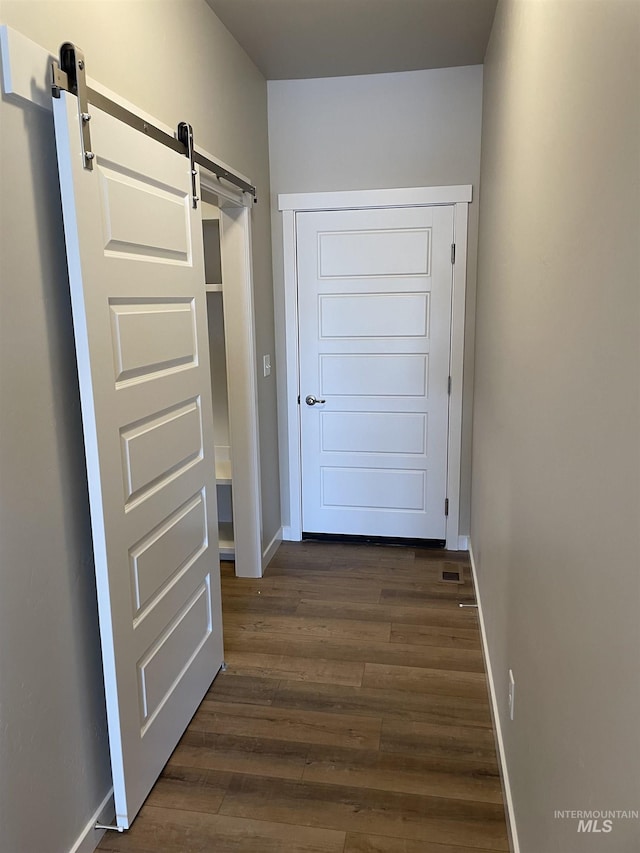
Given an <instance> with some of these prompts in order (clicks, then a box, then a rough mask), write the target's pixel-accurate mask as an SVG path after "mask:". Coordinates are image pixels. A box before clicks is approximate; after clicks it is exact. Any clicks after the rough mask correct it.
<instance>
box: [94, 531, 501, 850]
mask: <svg viewBox="0 0 640 853" xmlns="http://www.w3.org/2000/svg"><path fill="white" fill-rule="evenodd" d="M442 569H453V570H457V569H461V570H462V572H463V578H464V583H463V584H462V585H455V584H451V583H444V582H442V580H441V579H440V572H441V570H442ZM461 600H462V601H472V600H473V589H472V585H471V579H470V569H469V564H468V560H467V558H466V555H464V554H453V553H446V552H442V551H428V550H419V549H413V548H391V547H375V546H368V545H343V544H328V543H321V544H320V543H312V542H309V543H300V544H298V543H286V544H284V545H282V546H281V548H280V550H279V551H278V553H277V554H276V557H275V558H274V560H273V561H272V563H271V565H270V567H269V569H268V571H267V573H266V575H265V577H264V578H262V579H261V580H245V579H240V578H235V577H234V576H233V572H232V566H230V565H228V564H227V565H226V566H225V567H224V568H223V606H224V628H225V650H226V651H225V655H226V660H227V663H228V669H227V671H226V672H224V673H220V675H219V676H218V677H217V678H216V680H215V682H214V683H213V685H212V686H211V689H210V690H209V693H208V694H207V696H206V697H205V699H204V701H203V702H202V705H201V706H200V708H199V710H198V712H197V713H196V715H195V717H194V719H193V720H192V722H191V724H190V726H189V728H188V730H187V731H186V733H185V735H184V737H183V738H182V740H181V741H180V744H179V745H178V747H177V748H176V750H175V752H174V753H173V755H172V757H171V759H170V761H169V763H168V764H167V766H166V767H165V770H164V772H163V774H162V776H161V777H160V779H159V780H158V782H157V784H156V786H155V787H154V789H153V791H152V792H151V794H150V796H149V798H148V800H147V802H146V804H145V805H144V807H143V808H142V810H141V812H140V814H139V815H138V817H137V819H136V821H135V823H134V824H133V827H132V828H131V830H129V832H127V833H124V834H122V835H120V834H116V833H113V832H110V833H107V835H106V836H105V838H104V840H103V842H102V844H101V846H100V848H99V849H100V850H102V851H119V853H120V851H122V853H125V851H128V853H164V851H166V853H178V851H179V852H180V853H208V852H209V851H215V853H218V852H219V853H227V851H229V853H230V851H233V853H478V851H479V850H483V851H493V853H496V851H505V850H508V849H509V847H508V842H507V834H506V827H505V820H504V809H503V802H502V794H501V790H500V780H499V776H498V766H497V763H496V755H495V748H494V740H493V733H492V729H491V718H490V711H489V704H488V696H487V688H486V684H485V675H484V670H483V663H482V655H481V650H480V637H479V632H478V624H477V615H476V612H475V610H472V609H460V608H459V607H458V602H459V601H461Z"/></svg>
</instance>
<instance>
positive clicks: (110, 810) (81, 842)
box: [69, 788, 116, 853]
mask: <svg viewBox="0 0 640 853" xmlns="http://www.w3.org/2000/svg"><path fill="white" fill-rule="evenodd" d="M115 815H116V810H115V806H114V804H113V788H111V790H110V791H109V793H108V794H107V796H106V797H105V798H104V800H103V801H102V802H101V803H100V805H99V806H98V809H97V811H96V813H95V814H94V815H93V817H92V818H91V820H90V821H89V822H88V823H87V825H86V826H85V828H84V829H83V830H82V832H81V833H80V835H79V836H78V839H77V841H76V843H75V844H74V845H73V847H72V848H71V850H70V851H69V853H93V851H94V850H95V849H96V847H97V846H98V844H100V839H101V838H102V836H103V835H104V833H105V830H104V829H96V828H95V825H96V823H103V824H110V823H112V821H113V820H114V819H115Z"/></svg>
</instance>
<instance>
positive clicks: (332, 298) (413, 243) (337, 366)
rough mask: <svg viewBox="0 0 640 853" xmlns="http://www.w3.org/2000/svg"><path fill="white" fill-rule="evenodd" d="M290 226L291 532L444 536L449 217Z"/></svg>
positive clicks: (382, 214) (404, 212) (364, 217)
mask: <svg viewBox="0 0 640 853" xmlns="http://www.w3.org/2000/svg"><path fill="white" fill-rule="evenodd" d="M296 226H297V259H298V260H297V263H298V309H299V329H300V342H299V346H300V396H301V399H300V408H301V412H300V417H301V441H302V523H303V530H304V532H307V533H338V534H351V535H364V536H389V537H406V538H421V539H444V538H445V536H446V515H445V499H446V495H447V431H448V412H449V395H448V385H449V381H448V380H449V353H450V335H451V287H452V264H451V243H452V242H453V207H451V206H440V207H438V206H435V207H415V208H392V209H391V208H390V209H378V210H342V211H317V212H305V213H299V214H297V218H296ZM309 396H311V397H312V398H316V399H317V400H318V402H316V403H314V402H313V399H308V398H309Z"/></svg>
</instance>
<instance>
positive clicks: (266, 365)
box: [262, 355, 271, 376]
mask: <svg viewBox="0 0 640 853" xmlns="http://www.w3.org/2000/svg"><path fill="white" fill-rule="evenodd" d="M262 372H263V373H264V375H265V376H271V356H270V355H263V356H262Z"/></svg>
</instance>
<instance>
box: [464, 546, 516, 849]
mask: <svg viewBox="0 0 640 853" xmlns="http://www.w3.org/2000/svg"><path fill="white" fill-rule="evenodd" d="M469 558H470V560H471V573H472V575H473V586H474V588H475V591H476V603H477V605H478V618H479V620H480V634H481V637H482V656H483V658H484V667H485V671H486V673H487V682H488V686H489V695H490V697H491V717H492V720H493V731H494V734H495V739H496V746H497V749H498V760H499V763H500V779H501V781H502V793H503V795H504V808H505V816H506V819H507V831H508V835H509V848H510V850H511V853H520V842H519V840H518V828H517V826H516V814H515V810H514V808H513V797H512V795H511V783H510V781H509V768H508V766H507V756H506V752H505V748H504V738H503V737H502V724H501V722H500V713H499V711H498V697H497V695H496V686H495V682H494V680H493V669H492V667H491V657H490V656H489V643H488V641H487V630H486V627H485V621H484V611H483V610H482V598H481V597H480V587H479V585H478V573H477V571H476V561H475V559H474V556H473V546H472V544H471V541H469Z"/></svg>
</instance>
